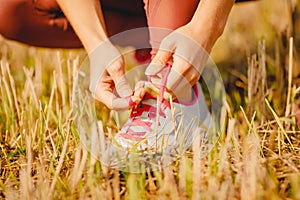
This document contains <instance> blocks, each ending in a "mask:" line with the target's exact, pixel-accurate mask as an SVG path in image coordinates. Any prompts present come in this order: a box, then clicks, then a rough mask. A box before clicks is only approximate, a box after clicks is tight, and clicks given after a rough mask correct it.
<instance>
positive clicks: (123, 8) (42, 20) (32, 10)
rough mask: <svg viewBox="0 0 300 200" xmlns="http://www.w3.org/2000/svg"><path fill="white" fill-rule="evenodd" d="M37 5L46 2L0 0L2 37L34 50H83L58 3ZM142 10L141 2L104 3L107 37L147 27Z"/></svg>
mask: <svg viewBox="0 0 300 200" xmlns="http://www.w3.org/2000/svg"><path fill="white" fill-rule="evenodd" d="M35 2H45V1H39V0H37V1H33V0H9V1H8V0H0V5H1V6H0V34H2V35H3V36H4V37H6V38H8V39H11V40H16V41H19V42H23V43H26V44H29V45H34V46H41V47H50V48H51V47H54V48H78V47H82V43H81V41H80V40H79V39H78V37H77V36H76V34H75V33H74V31H73V29H72V27H71V26H70V25H69V23H68V21H67V19H66V18H65V16H64V15H63V13H62V12H61V10H60V8H59V7H58V5H57V3H56V0H47V1H46V3H40V4H39V3H38V8H37V5H36V4H37V3H35ZM101 2H102V1H101ZM133 5H135V6H133ZM142 6H143V5H142V2H141V1H140V0H126V1H116V0H115V1H114V0H103V2H102V8H103V10H104V11H103V15H104V18H105V24H106V28H107V34H108V35H109V36H111V35H114V34H117V33H119V32H122V31H125V30H128V29H132V28H137V27H146V26H147V23H146V17H145V15H144V10H143V7H142ZM54 21H55V22H58V23H54ZM143 40H145V41H147V40H148V36H147V35H145V38H143Z"/></svg>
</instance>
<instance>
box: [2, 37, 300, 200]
mask: <svg viewBox="0 0 300 200" xmlns="http://www.w3.org/2000/svg"><path fill="white" fill-rule="evenodd" d="M276 33H278V32H276ZM278 35H281V36H280V37H278V38H277V40H273V43H275V45H274V46H275V50H274V51H271V52H275V53H274V54H273V53H268V48H273V47H269V46H268V44H265V43H264V41H263V40H262V41H261V42H260V43H259V45H257V46H258V50H257V54H256V56H255V55H254V53H251V56H249V57H248V61H249V62H248V64H244V65H243V64H242V62H241V63H240V64H241V67H248V75H246V73H245V74H244V75H242V74H239V73H236V72H233V73H234V74H235V75H237V76H238V78H239V80H238V81H236V82H235V83H236V85H237V86H238V88H239V91H240V90H242V91H243V92H244V94H245V95H243V93H240V92H238V90H237V89H232V88H231V90H229V91H228V98H227V99H228V104H227V113H228V114H227V116H226V120H225V121H226V129H225V130H224V132H223V133H222V134H221V136H220V139H219V141H218V143H217V144H216V145H215V147H214V148H213V149H212V151H210V152H209V154H208V155H207V156H205V157H204V158H201V159H200V156H199V154H197V153H195V152H199V149H198V148H199V145H197V144H196V143H195V144H194V145H193V147H192V148H191V150H190V151H188V152H187V153H186V154H185V155H183V156H182V157H181V158H180V159H179V160H178V161H176V162H174V163H172V165H170V166H168V167H166V168H164V169H163V170H162V171H150V170H147V171H146V172H144V173H140V174H135V173H125V172H122V171H118V170H113V169H109V168H106V167H104V166H101V163H100V162H99V161H98V160H96V159H94V158H93V157H92V156H91V154H90V153H89V152H88V151H87V150H86V149H85V148H84V147H83V145H82V144H81V143H80V139H79V136H78V133H77V131H76V129H75V126H74V124H73V123H72V122H73V116H72V100H71V96H72V95H71V94H72V85H73V82H74V76H75V74H76V70H77V68H78V65H79V63H80V61H81V59H82V58H83V57H84V52H83V51H81V50H78V51H74V50H73V51H67V50H46V49H37V48H33V47H26V46H25V47H24V46H20V45H19V44H14V43H10V42H7V41H5V40H0V69H1V70H0V77H1V80H0V104H1V106H0V122H1V123H0V130H1V132H0V176H1V180H0V197H1V198H7V199H19V198H23V199H25V198H26V199H124V198H126V199H170V198H171V199H288V198H289V199H300V173H299V170H300V162H299V160H300V159H299V155H300V154H299V150H300V144H299V141H300V136H299V135H300V134H299V133H300V129H299V126H300V125H299V123H300V120H299V118H300V117H299V116H300V111H299V106H298V105H299V102H300V88H299V86H300V79H299V73H298V72H299V70H298V69H299V57H298V56H299V54H298V52H297V51H298V49H297V45H298V44H299V38H298V37H299V36H298V37H295V38H294V41H292V42H288V43H287V44H285V41H289V37H288V36H287V35H286V36H284V35H282V34H281V33H278ZM284 37H288V38H284ZM292 44H293V45H292ZM105 112H106V111H105V110H104V111H103V113H102V114H103V115H104V114H106V113H105ZM106 116H108V117H109V115H107V114H106Z"/></svg>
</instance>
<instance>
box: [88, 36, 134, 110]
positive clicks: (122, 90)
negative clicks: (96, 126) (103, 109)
mask: <svg viewBox="0 0 300 200" xmlns="http://www.w3.org/2000/svg"><path fill="white" fill-rule="evenodd" d="M89 58H90V90H91V92H92V93H93V95H94V97H95V99H96V100H98V101H101V102H102V103H104V104H105V105H106V106H107V107H108V108H109V109H113V110H125V109H128V107H129V102H128V98H127V97H129V96H131V95H132V94H133V92H132V89H131V87H130V85H129V83H128V81H127V79H126V77H125V71H124V61H123V57H122V55H121V54H120V52H119V51H118V49H116V48H115V47H114V46H113V45H112V44H111V43H110V42H109V41H106V42H102V43H100V45H99V46H98V47H97V48H96V49H95V50H93V51H92V52H91V53H90V54H89Z"/></svg>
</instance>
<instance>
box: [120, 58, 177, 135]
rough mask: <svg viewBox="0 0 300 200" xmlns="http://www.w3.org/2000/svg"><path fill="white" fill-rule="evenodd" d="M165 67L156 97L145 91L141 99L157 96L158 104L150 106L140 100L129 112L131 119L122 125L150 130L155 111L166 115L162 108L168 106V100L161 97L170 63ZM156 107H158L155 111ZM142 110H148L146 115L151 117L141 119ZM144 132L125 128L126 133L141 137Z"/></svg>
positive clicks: (162, 115) (163, 115)
mask: <svg viewBox="0 0 300 200" xmlns="http://www.w3.org/2000/svg"><path fill="white" fill-rule="evenodd" d="M166 67H167V69H166V73H165V74H164V76H163V79H162V82H161V86H160V91H159V96H158V97H156V96H154V95H152V94H150V93H146V94H145V96H144V98H143V100H146V99H157V98H158V105H157V107H155V106H152V105H148V104H143V101H141V102H140V103H139V104H138V105H136V106H134V107H133V108H132V111H131V114H130V118H131V121H130V122H128V123H126V124H125V125H124V126H128V127H130V126H141V127H143V128H145V129H146V130H148V131H152V129H151V128H150V126H151V125H152V123H153V122H154V121H155V118H156V115H157V113H158V114H159V115H160V116H161V117H164V118H165V117H166V115H165V113H164V110H165V108H166V107H170V104H169V102H167V101H165V100H164V98H163V95H164V92H165V86H166V82H167V77H168V75H169V73H170V70H171V65H170V64H167V66H166ZM157 109H159V110H158V111H157ZM144 112H148V117H149V118H150V119H151V120H150V121H144V120H142V119H140V118H139V117H140V116H141V115H143V113H144ZM145 133H146V132H135V131H132V130H131V129H130V128H129V129H128V130H127V134H132V135H135V136H137V137H141V136H143V135H144V134H145Z"/></svg>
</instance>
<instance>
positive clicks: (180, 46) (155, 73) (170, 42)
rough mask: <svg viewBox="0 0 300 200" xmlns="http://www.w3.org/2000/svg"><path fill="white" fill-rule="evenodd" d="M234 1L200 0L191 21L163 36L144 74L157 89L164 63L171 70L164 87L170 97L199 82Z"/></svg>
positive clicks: (178, 94) (181, 94)
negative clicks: (170, 64) (170, 66)
mask: <svg viewBox="0 0 300 200" xmlns="http://www.w3.org/2000/svg"><path fill="white" fill-rule="evenodd" d="M233 4H234V0H214V1H211V0H201V1H200V3H199V5H198V7H197V10H196V11H195V13H194V15H193V18H192V19H191V21H190V22H189V23H187V24H186V25H184V26H182V27H179V28H178V29H176V30H174V31H173V32H172V33H171V34H169V35H168V36H166V37H165V38H164V39H163V41H162V42H161V45H160V47H159V50H158V52H157V54H156V56H155V57H154V59H153V60H152V62H151V64H150V65H149V67H148V68H147V70H146V72H145V74H146V75H148V76H150V77H151V80H152V81H153V82H154V83H155V84H157V85H159V84H160V82H161V78H162V77H163V75H162V74H163V69H164V68H165V66H166V64H167V63H168V62H171V63H172V69H171V72H170V74H169V76H168V80H167V83H166V87H167V89H168V91H169V92H170V93H171V94H172V95H173V97H176V98H179V97H181V96H183V97H184V96H190V95H188V94H187V95H183V94H186V93H187V92H189V90H187V89H188V88H191V86H193V85H194V84H195V83H196V82H197V81H198V80H199V78H200V75H201V72H202V70H203V68H204V65H205V64H206V62H207V59H208V56H209V53H210V51H211V49H212V47H213V45H214V44H215V42H216V40H217V39H218V38H219V37H220V36H221V35H222V33H223V30H224V28H225V25H226V21H227V18H228V15H229V13H230V10H231V8H232V6H233Z"/></svg>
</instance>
